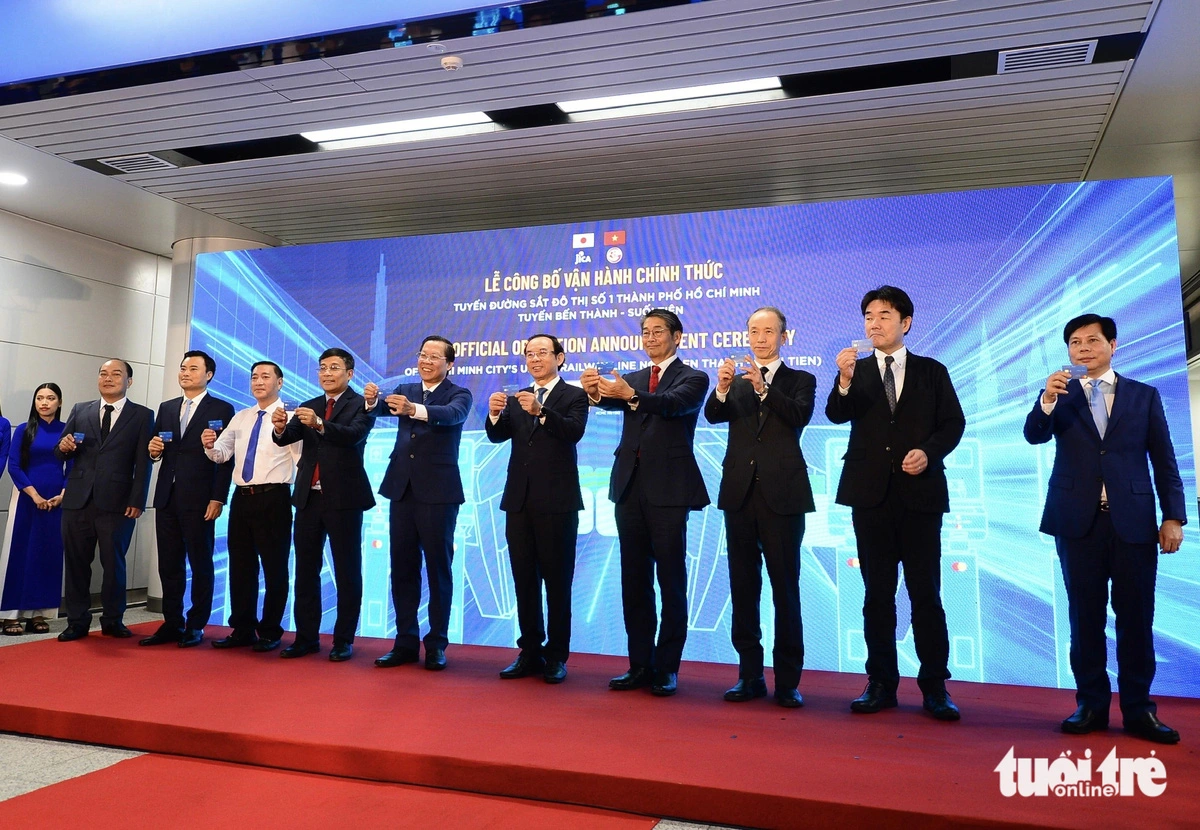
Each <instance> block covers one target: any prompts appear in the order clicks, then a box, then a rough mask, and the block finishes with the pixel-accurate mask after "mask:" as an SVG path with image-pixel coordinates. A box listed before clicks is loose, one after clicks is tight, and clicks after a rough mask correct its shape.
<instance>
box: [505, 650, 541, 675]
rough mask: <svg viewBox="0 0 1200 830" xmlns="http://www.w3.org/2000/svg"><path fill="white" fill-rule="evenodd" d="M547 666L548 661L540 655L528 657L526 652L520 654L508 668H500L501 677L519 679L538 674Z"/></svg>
mask: <svg viewBox="0 0 1200 830" xmlns="http://www.w3.org/2000/svg"><path fill="white" fill-rule="evenodd" d="M545 667H546V661H545V660H543V659H542V658H540V657H526V656H525V655H524V654H518V655H517V659H516V660H513V661H512V662H511V663H509V664H508V667H507V668H504V669H501V670H500V677H501V679H503V680H518V679H520V678H522V677H528V676H529V675H531V674H537V673H539V672H541V670H542V669H543V668H545Z"/></svg>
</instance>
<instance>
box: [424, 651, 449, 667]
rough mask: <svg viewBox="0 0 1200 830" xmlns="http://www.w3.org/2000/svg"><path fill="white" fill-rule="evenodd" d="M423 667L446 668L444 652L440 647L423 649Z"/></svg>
mask: <svg viewBox="0 0 1200 830" xmlns="http://www.w3.org/2000/svg"><path fill="white" fill-rule="evenodd" d="M425 668H427V669H429V670H430V671H441V670H442V669H444V668H446V652H445V650H444V649H440V648H427V649H425Z"/></svg>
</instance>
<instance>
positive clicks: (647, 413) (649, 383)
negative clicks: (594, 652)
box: [580, 308, 708, 697]
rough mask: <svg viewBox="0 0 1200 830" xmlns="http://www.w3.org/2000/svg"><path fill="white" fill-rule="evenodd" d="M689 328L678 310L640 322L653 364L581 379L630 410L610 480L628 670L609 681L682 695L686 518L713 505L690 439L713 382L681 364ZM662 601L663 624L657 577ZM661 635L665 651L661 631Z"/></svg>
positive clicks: (600, 397) (610, 403) (653, 313)
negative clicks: (685, 330) (609, 376)
mask: <svg viewBox="0 0 1200 830" xmlns="http://www.w3.org/2000/svg"><path fill="white" fill-rule="evenodd" d="M682 338H683V324H682V323H680V322H679V317H677V316H676V315H675V313H674V312H673V311H669V310H668V309H664V308H654V309H651V310H650V311H648V312H646V314H645V315H644V316H643V317H642V345H643V347H644V348H645V350H646V356H647V357H649V358H650V361H651V365H650V366H648V367H647V368H645V369H639V370H638V371H636V372H633V373H632V374H630V375H628V376H627V377H621V376H620V375H618V374H617V373H616V372H613V377H612V379H611V380H609V379H607V378H603V377H601V376H600V373H599V372H598V371H597V370H596V369H595V368H594V367H592V368H589V369H587V370H586V371H585V372H584V373H583V375H582V376H581V377H580V382H581V383H582V385H583V388H584V391H586V392H587V393H588V398H589V399H590V400H591V402H592V403H593V404H595V405H596V406H600V407H603V408H604V409H610V410H615V411H619V412H622V413H624V419H623V424H622V428H621V442H620V444H618V445H617V450H616V453H615V455H616V460H615V461H614V462H613V468H612V474H611V475H610V476H609V486H608V497H609V498H610V499H612V501H613V502H614V503H615V504H616V508H615V511H614V512H615V514H616V520H617V537H618V539H619V540H620V545H621V605H622V608H623V610H624V612H625V633H626V636H627V637H628V641H629V671H627V672H625V674H623V675H621V676H619V677H614V678H613V679H612V680H611V681H609V684H608V686H609V688H610V689H613V690H616V691H627V690H630V689H639V688H642V687H644V686H650V691H651V693H652V694H654V695H657V696H659V697H668V696H670V695H673V694H675V690H676V688H677V683H678V674H679V661H680V659H681V658H682V656H683V644H684V642H685V641H686V640H687V626H688V620H687V616H688V604H687V520H688V513H689V512H690V511H692V510H701V509H703V508H704V507H705V506H706V505H707V504H708V490H707V489H705V486H704V478H703V477H702V476H701V475H700V467H699V465H698V464H697V463H696V455H695V452H694V450H693V449H692V439H693V437H694V436H695V433H696V419H697V417H698V416H699V415H700V408H701V407H702V406H703V405H704V395H705V393H706V392H708V375H706V374H704V373H703V372H701V371H698V370H696V369H693V368H691V367H690V366H688V365H687V364H685V363H684V362H683V361H682V360H680V359H679V355H678V354H677V351H678V349H679V342H680V340H681V339H682ZM656 570H657V575H658V587H659V591H660V593H661V594H662V620H661V624H660V622H659V620H658V615H657V613H656V609H655V599H654V578H655V571H656ZM656 627H657V628H658V644H657V646H656V645H655V640H654V633H655V628H656Z"/></svg>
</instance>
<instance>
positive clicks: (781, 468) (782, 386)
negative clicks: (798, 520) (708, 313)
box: [704, 364, 817, 515]
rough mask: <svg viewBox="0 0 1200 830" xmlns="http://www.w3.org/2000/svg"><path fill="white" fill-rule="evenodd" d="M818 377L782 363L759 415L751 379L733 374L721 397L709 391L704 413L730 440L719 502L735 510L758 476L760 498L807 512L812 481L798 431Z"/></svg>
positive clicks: (783, 510)
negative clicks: (722, 427)
mask: <svg viewBox="0 0 1200 830" xmlns="http://www.w3.org/2000/svg"><path fill="white" fill-rule="evenodd" d="M816 388H817V379H816V378H815V377H813V376H812V375H811V374H809V373H808V372H803V371H797V370H795V369H789V368H788V367H787V366H785V365H782V364H781V365H780V366H779V368H778V369H776V370H775V376H774V378H773V380H772V381H771V387H770V389H768V390H767V396H766V398H764V399H763V402H762V408H763V418H762V419H759V417H758V411H759V402H758V395H757V394H756V393H755V391H754V384H752V383H751V382H750V381H749V380H747V379H746V378H744V377H736V378H734V379H733V383H732V384H731V385H730V387H729V394H727V395H726V396H725V401H724V403H722V402H721V401H720V400H718V399H717V393H716V391H713V392H712V393H711V394H710V395H709V396H708V403H707V404H705V406H704V417H705V418H706V419H708V422H709V423H710V424H721V423H728V424H729V443H728V445H727V447H726V449H725V461H724V464H723V472H722V475H721V492H720V494H719V495H718V496H717V507H719V508H721V509H722V510H737V509H738V508H740V507H741V506H742V505H743V504H745V502H746V496H747V495H748V494H749V493H750V487H751V486H752V485H753V484H754V479H755V476H756V475H757V476H758V479H759V482H760V483H761V484H762V494H763V498H764V499H765V500H766V502H767V505H768V506H769V507H770V508H771V509H772V510H774V511H775V512H776V513H780V514H783V515H794V514H796V513H811V512H813V511H814V510H815V509H816V506H815V505H814V504H813V495H812V486H811V485H810V484H809V482H808V465H807V464H806V463H805V461H804V454H803V453H802V452H801V451H800V433H801V432H803V430H804V427H805V426H807V425H808V422H809V419H810V418H812V413H813V399H814V397H815V395H816Z"/></svg>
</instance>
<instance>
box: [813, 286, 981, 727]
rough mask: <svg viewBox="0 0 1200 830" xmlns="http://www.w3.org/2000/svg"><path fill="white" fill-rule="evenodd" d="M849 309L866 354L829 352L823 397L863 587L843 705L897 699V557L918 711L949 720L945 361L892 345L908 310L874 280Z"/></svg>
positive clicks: (949, 437)
mask: <svg viewBox="0 0 1200 830" xmlns="http://www.w3.org/2000/svg"><path fill="white" fill-rule="evenodd" d="M859 308H860V309H861V311H862V315H863V325H864V329H865V331H866V334H867V337H868V338H869V339H870V340H871V342H872V344H873V345H874V347H875V348H874V351H873V352H872V354H870V355H869V356H867V357H864V358H863V359H862V360H859V359H858V351H857V349H855V348H854V347H853V346H851V347H849V348H846V349H842V350H841V351H840V352H838V355H837V367H838V376H837V379H836V380H835V381H834V384H833V389H831V390H830V391H829V398H828V400H827V401H826V404H825V416H826V417H827V418H829V420H830V421H831V422H833V423H835V424H844V423H847V422H849V424H850V443H849V446H848V447H847V448H846V455H845V464H844V465H843V467H842V477H841V480H840V482H839V483H838V491H837V503H838V504H845V505H848V506H849V507H851V508H852V512H851V517H852V520H853V523H854V536H855V540H856V541H857V544H858V562H859V569H860V572H861V573H862V578H863V588H864V597H863V637H864V639H865V640H866V645H867V688H866V690H865V691H864V692H863V694H862V695H860V696H859V697H858V698H856V699H855V700H854V701H852V702H851V704H850V710H851V711H853V712H858V713H860V714H872V713H875V712H878V711H880V710H881V709H889V708H891V707H894V706H895V705H896V703H897V701H896V688H897V686H899V684H900V670H899V667H898V665H897V656H896V587H897V583H898V580H899V568H900V566H901V565H903V566H904V585H905V587H906V588H907V589H908V597H909V600H910V601H911V604H912V632H913V641H914V644H915V645H916V649H917V659H918V660H920V662H921V666H920V669H919V670H918V672H917V686H918V687H919V688H920V689H921V693H922V696H923V705H924V708H925V710H926V711H927V712H929V713H930V714H931V715H933V716H934V717H935V718H937V719H938V720H943V721H956V720H958V719H959V718H960V714H959V711H958V707H957V706H955V705H954V702H953V701H952V700H951V699H950V695H949V694H948V693H947V691H946V680H947V679H948V678H949V677H950V670H949V661H950V640H949V635H948V633H947V631H946V612H945V611H944V609H943V608H942V594H941V590H942V571H941V567H942V514H944V513H946V512H948V511H949V510H950V496H949V491H948V487H947V484H946V469H945V464H944V463H943V462H944V460H945V458H946V456H947V455H949V454H950V452H951V451H952V450H953V449H954V448H955V447H956V446H958V442H959V440H961V439H962V434H963V430H964V429H965V428H966V419H965V418H964V417H963V411H962V406H960V405H959V402H958V395H957V394H956V393H955V391H954V384H953V383H951V381H950V373H949V372H947V371H946V367H945V366H943V365H942V364H941V363H938V362H937V361H936V360H933V359H932V358H928V357H922V356H920V355H916V354H913V353H912V352H910V351H908V349H907V347H906V346H905V345H904V336H905V335H906V334H908V332H909V330H910V329H911V328H912V316H913V304H912V300H911V299H909V296H908V294H906V293H905V292H904V291H902V290H901V289H899V288H896V287H894V286H890V285H884V286H880V287H879V288H877V289H876V290H874V291H868V292H867V294H866V296H864V297H863V298H862V302H861V303H860V305H859Z"/></svg>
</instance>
